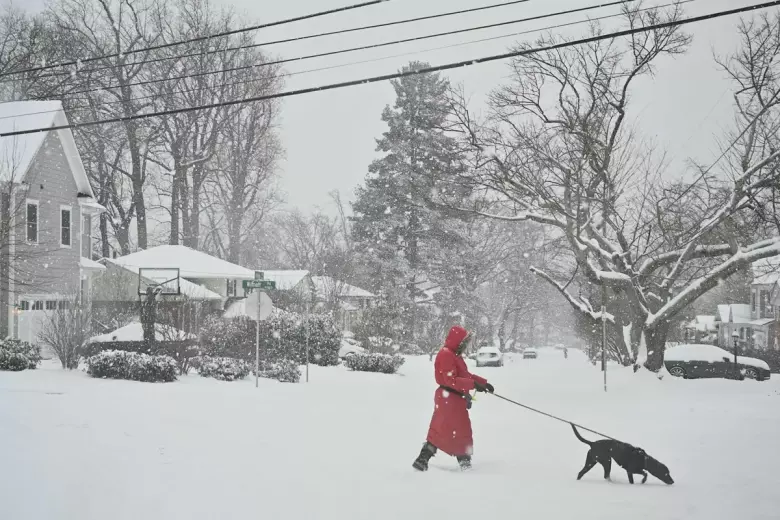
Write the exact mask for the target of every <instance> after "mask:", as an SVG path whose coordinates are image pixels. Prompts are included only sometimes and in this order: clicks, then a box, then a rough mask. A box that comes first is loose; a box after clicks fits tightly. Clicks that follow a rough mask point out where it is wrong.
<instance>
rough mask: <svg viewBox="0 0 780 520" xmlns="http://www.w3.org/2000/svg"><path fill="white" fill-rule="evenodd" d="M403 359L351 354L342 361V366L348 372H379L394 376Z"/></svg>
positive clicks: (394, 356)
mask: <svg viewBox="0 0 780 520" xmlns="http://www.w3.org/2000/svg"><path fill="white" fill-rule="evenodd" d="M404 361H405V360H404V358H403V357H402V356H398V355H390V354H353V355H351V356H349V357H347V359H345V360H344V364H345V365H346V366H347V368H349V369H350V370H357V371H360V372H381V373H383V374H395V373H396V372H397V371H398V369H399V368H401V365H403V364H404Z"/></svg>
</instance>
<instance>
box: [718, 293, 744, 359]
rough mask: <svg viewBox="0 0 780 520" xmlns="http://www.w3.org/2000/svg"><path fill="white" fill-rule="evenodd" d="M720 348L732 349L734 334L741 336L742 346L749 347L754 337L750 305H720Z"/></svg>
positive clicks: (740, 342)
mask: <svg viewBox="0 0 780 520" xmlns="http://www.w3.org/2000/svg"><path fill="white" fill-rule="evenodd" d="M717 317H718V329H719V330H718V346H719V347H725V348H730V347H733V346H734V339H733V338H732V334H733V333H734V332H735V331H736V332H737V333H738V334H739V344H740V346H743V347H744V346H749V345H750V344H751V343H750V342H751V337H752V327H751V323H752V322H753V318H752V316H751V314H750V305H747V304H743V303H733V304H729V305H718V316H717Z"/></svg>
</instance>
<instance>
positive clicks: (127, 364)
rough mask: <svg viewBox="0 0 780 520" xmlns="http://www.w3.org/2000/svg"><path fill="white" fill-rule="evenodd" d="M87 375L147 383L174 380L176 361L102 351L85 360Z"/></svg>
mask: <svg viewBox="0 0 780 520" xmlns="http://www.w3.org/2000/svg"><path fill="white" fill-rule="evenodd" d="M85 362H86V365H87V374H89V375H91V376H92V377H97V378H102V379H128V380H131V381H142V382H147V383H157V382H165V383H167V382H171V381H175V380H176V370H177V368H178V367H177V365H176V361H175V360H174V359H173V358H172V357H170V356H150V355H148V354H139V353H137V352H126V351H121V350H104V351H103V352H100V353H99V354H96V355H94V356H91V357H89V358H87V359H86V361H85Z"/></svg>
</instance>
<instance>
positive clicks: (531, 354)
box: [523, 347, 539, 359]
mask: <svg viewBox="0 0 780 520" xmlns="http://www.w3.org/2000/svg"><path fill="white" fill-rule="evenodd" d="M538 357H539V352H538V351H537V350H536V349H535V348H533V347H528V348H527V349H525V350H523V359H536V358H538Z"/></svg>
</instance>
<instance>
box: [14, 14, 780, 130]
mask: <svg viewBox="0 0 780 520" xmlns="http://www.w3.org/2000/svg"><path fill="white" fill-rule="evenodd" d="M778 6H780V0H774V1H771V2H763V3H760V4H754V5H750V6H744V7H739V8H736V9H727V10H724V11H717V12H714V13H709V14H706V15H701V16H694V17H690V18H684V19H682V20H676V21H670V22H662V23H657V24H652V25H647V26H642V27H634V28H630V29H624V30H622V31H616V32H612V33H606V34H599V35H595V36H591V37H588V38H582V39H578V40H571V41H564V42H560V43H555V44H552V45H546V46H543V47H535V48H531V49H522V50H518V51H512V52H507V53H503V54H495V55H492V56H484V57H482V58H475V59H472V60H464V61H459V62H454V63H447V64H444V65H437V66H433V67H424V68H420V69H415V70H407V71H399V72H394V73H391V74H385V75H382V76H374V77H369V78H361V79H356V80H351V81H344V82H340V83H331V84H327V85H320V86H316V87H308V88H303V89H298V90H290V91H285V92H277V93H275V94H267V95H263V96H255V97H250V98H245V99H236V100H231V101H222V102H219V103H210V104H206V105H200V106H194V107H186V108H176V109H171V110H162V111H159V112H151V113H145V114H135V115H132V116H127V117H114V118H109V119H102V120H98V121H88V122H86V123H71V124H67V125H53V126H50V127H47V128H46V127H45V128H32V129H29V130H17V131H13V132H5V133H0V137H10V136H14V135H25V134H33V133H37V132H48V131H51V130H64V129H75V128H81V127H86V126H95V125H102V124H109V123H121V122H125V121H136V120H140V119H148V118H151V117H161V116H168V115H174V114H181V113H185V112H192V111H195V110H207V109H211V108H217V107H221V106H232V105H240V104H244V103H252V102H256V101H268V100H271V99H281V98H287V97H293V96H300V95H304V94H313V93H315V92H325V91H328V90H337V89H342V88H347V87H355V86H358V85H367V84H370V83H377V82H380V81H387V80H392V79H398V78H403V77H408V76H416V75H420V74H429V73H432V72H440V71H444V70H452V69H458V68H462V67H468V66H471V65H478V64H482V63H490V62H493V61H499V60H505V59H508V58H516V57H520V56H528V55H531V54H537V53H539V52H545V51H551V50H557V49H564V48H567V47H575V46H579V45H585V44H588V43H594V42H599V41H604V40H612V39H615V38H619V37H622V36H631V35H634V34H640V33H645V32H649V31H654V30H658V29H666V28H671V27H679V26H682V25H689V24H693V23H698V22H704V21H708V20H714V19H717V18H722V17H725V16H733V15H737V14H742V13H747V12H751V11H756V10H759V9H768V8H770V7H778Z"/></svg>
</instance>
